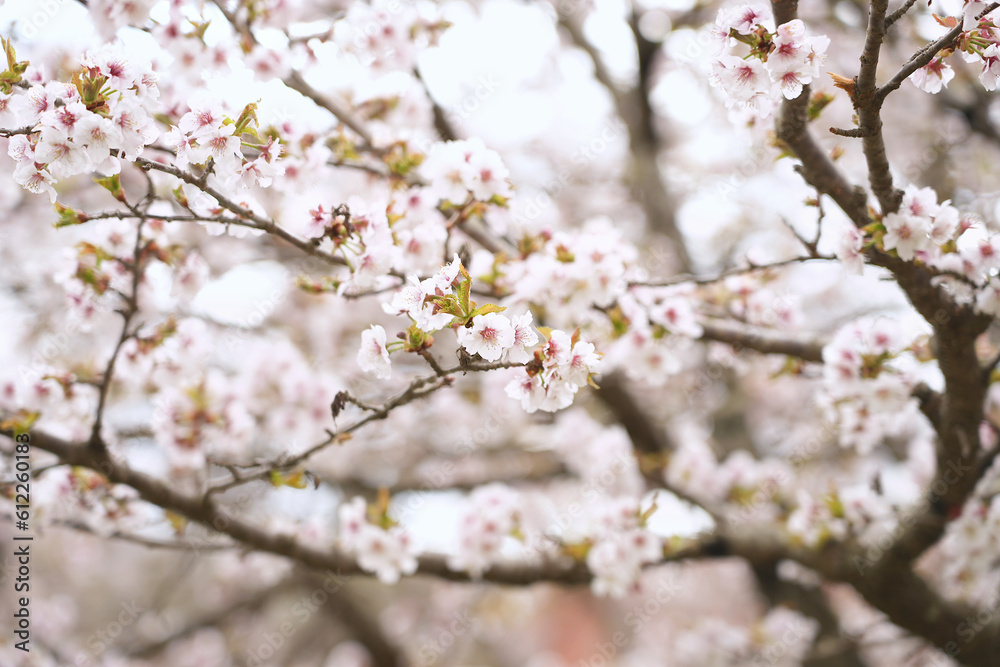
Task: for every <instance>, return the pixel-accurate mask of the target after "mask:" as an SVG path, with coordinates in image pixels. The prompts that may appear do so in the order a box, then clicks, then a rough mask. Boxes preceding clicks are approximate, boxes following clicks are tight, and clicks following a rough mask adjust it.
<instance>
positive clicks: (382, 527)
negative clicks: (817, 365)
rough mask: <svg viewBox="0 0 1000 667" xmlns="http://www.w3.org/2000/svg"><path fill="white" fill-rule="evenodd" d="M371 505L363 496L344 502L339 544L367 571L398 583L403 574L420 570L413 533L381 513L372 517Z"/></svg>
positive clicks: (390, 581) (340, 512)
mask: <svg viewBox="0 0 1000 667" xmlns="http://www.w3.org/2000/svg"><path fill="white" fill-rule="evenodd" d="M368 514H369V511H368V506H367V505H366V504H365V501H364V499H363V498H361V497H355V498H354V499H352V500H351V501H350V502H348V503H344V504H343V505H341V506H340V509H339V510H338V511H337V517H338V520H339V523H340V531H339V544H340V547H341V548H342V549H343V550H344V551H345V552H347V553H348V554H350V555H352V556H354V557H356V558H357V559H358V565H359V566H360V567H361V569H362V570H364V571H365V572H374V573H375V575H376V576H377V577H378V578H379V581H381V582H382V583H384V584H394V583H396V582H397V581H399V578H400V576H401V575H403V574H413V573H414V572H416V571H417V558H416V556H417V550H416V546H415V545H414V543H413V539H412V538H411V537H410V534H409V533H408V532H407V531H406V530H405V529H404V528H402V527H401V526H398V525H395V523H394V522H393V521H392V520H390V519H389V518H388V517H386V516H385V512H384V510H383V511H382V512H381V513H380V514H381V516H380V517H379V521H378V523H372V522H370V521H369V520H368V518H369V517H368Z"/></svg>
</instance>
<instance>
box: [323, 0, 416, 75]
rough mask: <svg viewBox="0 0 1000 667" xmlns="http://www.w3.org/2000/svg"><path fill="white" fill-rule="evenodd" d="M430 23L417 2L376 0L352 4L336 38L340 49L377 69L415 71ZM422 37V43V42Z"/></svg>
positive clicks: (335, 33) (338, 23) (338, 29)
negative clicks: (427, 24) (423, 17)
mask: <svg viewBox="0 0 1000 667" xmlns="http://www.w3.org/2000/svg"><path fill="white" fill-rule="evenodd" d="M425 28H426V22H425V21H424V20H422V17H421V16H420V15H419V13H418V11H417V9H416V7H415V5H414V4H411V3H401V2H393V1H392V0H375V1H374V2H372V3H371V4H369V3H360V2H358V3H352V4H351V5H350V7H349V8H348V10H347V14H346V15H345V16H344V18H343V20H341V21H338V22H337V25H336V30H335V32H334V38H335V41H336V43H337V45H338V46H339V47H340V49H341V50H342V51H343V52H344V53H347V54H351V55H353V56H355V57H357V58H358V60H359V61H360V62H361V64H363V65H366V66H369V67H372V68H373V69H383V70H402V71H411V70H412V69H413V68H414V66H415V65H416V59H417V55H418V54H419V47H420V46H423V45H425V44H426V43H427V41H428V39H427V35H426V34H424V33H425ZM417 39H420V42H421V43H418V41H417Z"/></svg>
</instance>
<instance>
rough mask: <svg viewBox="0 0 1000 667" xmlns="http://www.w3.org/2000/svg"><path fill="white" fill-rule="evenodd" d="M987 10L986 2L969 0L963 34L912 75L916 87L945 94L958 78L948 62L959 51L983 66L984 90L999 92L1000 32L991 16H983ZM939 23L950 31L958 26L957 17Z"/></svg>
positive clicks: (964, 15)
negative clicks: (947, 88) (981, 15)
mask: <svg viewBox="0 0 1000 667" xmlns="http://www.w3.org/2000/svg"><path fill="white" fill-rule="evenodd" d="M986 8H987V5H986V3H983V2H979V1H978V0H971V1H970V0H966V3H965V8H964V10H963V18H962V31H963V32H962V33H961V34H959V36H958V39H957V40H956V41H955V44H954V46H951V47H949V48H946V49H944V50H942V51H941V52H940V53H939V54H938V55H936V56H935V57H934V58H932V59H931V61H930V62H929V63H927V64H926V65H924V66H923V67H921V68H920V69H918V70H917V71H916V72H914V73H913V74H911V75H910V82H911V83H913V85H915V86H916V87H917V88H919V89H921V90H923V91H926V92H928V93H939V92H941V90H942V89H943V88H945V87H947V85H948V82H949V81H951V80H952V79H953V78H955V71H954V70H953V69H952V68H951V65H949V64H948V63H947V62H946V61H945V59H946V58H947V57H948V56H950V55H952V54H953V53H955V51H959V52H960V53H961V54H962V59H963V60H965V62H967V63H973V64H978V65H981V66H982V70H981V71H980V72H979V81H980V83H982V84H983V87H984V88H985V89H986V90H996V87H997V80H998V79H1000V29H998V28H997V26H996V24H995V23H994V22H993V19H992V18H990V17H989V16H988V15H987V16H983V17H982V18H980V17H979V14H981V13H982V12H983V11H985V10H986ZM935 18H937V17H935ZM937 20H938V22H939V23H941V24H942V25H944V26H945V27H948V28H953V27H955V26H957V25H958V20H957V19H955V18H947V19H941V18H937Z"/></svg>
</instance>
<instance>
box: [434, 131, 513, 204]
mask: <svg viewBox="0 0 1000 667" xmlns="http://www.w3.org/2000/svg"><path fill="white" fill-rule="evenodd" d="M420 172H421V174H423V176H424V177H425V178H426V179H427V180H428V181H430V189H431V192H432V193H434V195H435V196H437V197H438V198H439V199H441V200H443V201H447V202H451V203H452V204H454V205H456V206H460V205H462V204H464V203H465V201H466V200H467V199H468V198H469V197H470V196H471V197H472V198H473V199H475V200H478V201H483V202H486V201H490V200H491V199H493V198H494V197H500V198H501V199H506V198H508V197H510V196H511V194H513V191H512V190H511V186H510V182H509V181H508V180H507V179H508V177H509V176H510V171H508V169H507V167H506V165H504V163H503V159H502V158H501V157H500V154H499V153H497V152H496V151H494V150H490V149H489V148H486V144H484V143H483V140H482V139H478V138H475V139H467V140H463V141H446V142H443V143H437V144H435V145H434V147H433V148H431V151H430V154H428V156H427V159H426V160H425V161H424V162H423V164H422V165H421V166H420Z"/></svg>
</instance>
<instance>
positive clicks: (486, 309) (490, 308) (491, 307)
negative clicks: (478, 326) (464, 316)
mask: <svg viewBox="0 0 1000 667" xmlns="http://www.w3.org/2000/svg"><path fill="white" fill-rule="evenodd" d="M505 310H507V306H498V305H497V304H495V303H486V304H483V305H482V306H479V307H478V308H476V309H475V310H473V311H472V312H471V313H470V314H469V317H470V318H473V317H475V316H477V315H486V314H487V313H502V312H503V311H505Z"/></svg>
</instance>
